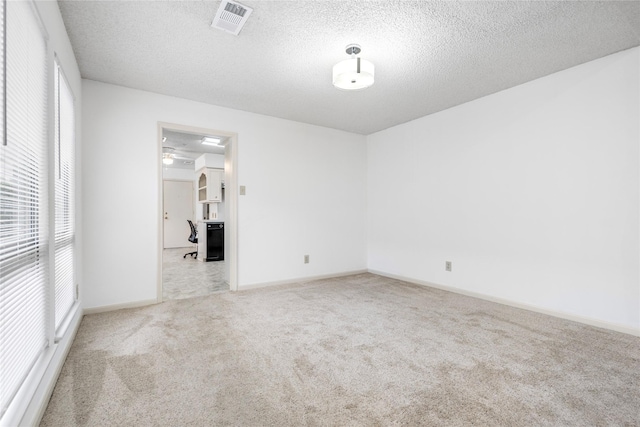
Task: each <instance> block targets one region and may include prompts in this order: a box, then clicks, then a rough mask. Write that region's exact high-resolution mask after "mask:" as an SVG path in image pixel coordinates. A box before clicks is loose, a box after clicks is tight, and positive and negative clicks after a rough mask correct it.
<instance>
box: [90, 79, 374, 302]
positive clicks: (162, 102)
mask: <svg viewBox="0 0 640 427" xmlns="http://www.w3.org/2000/svg"><path fill="white" fill-rule="evenodd" d="M83 108H84V111H83V139H84V143H85V149H84V152H83V157H82V161H83V165H84V170H85V171H86V173H85V174H84V175H83V179H84V188H85V194H84V200H83V202H84V203H83V209H84V224H85V264H84V271H85V281H86V284H87V286H86V291H85V304H86V306H87V307H102V306H107V305H113V304H123V303H131V302H137V301H147V300H152V299H155V298H156V286H157V280H158V277H157V271H158V260H157V259H156V253H157V252H156V248H157V247H158V246H157V245H159V244H160V243H159V232H158V231H159V228H158V218H159V217H158V215H159V213H158V212H156V210H157V206H158V182H157V179H158V178H157V170H158V169H157V168H158V163H157V162H159V148H158V135H157V126H158V122H166V123H176V124H181V125H188V126H195V127H200V128H209V129H214V130H222V131H229V132H237V133H238V149H239V152H238V159H239V160H238V162H239V163H238V174H239V185H244V186H246V189H247V195H246V196H240V198H239V207H238V209H239V221H238V227H239V276H238V280H239V285H240V288H242V287H243V286H247V285H252V284H259V283H265V282H272V281H281V280H290V279H296V278H304V277H311V276H316V275H324V274H337V273H340V272H348V271H354V270H361V269H365V268H366V240H365V227H366V226H365V224H364V223H363V218H364V217H365V209H366V206H365V193H366V167H365V162H366V141H365V137H364V136H361V135H355V134H350V133H346V132H341V131H336V130H332V129H327V128H322V127H318V126H311V125H306V124H301V123H296V122H292V121H287V120H282V119H276V118H272V117H267V116H261V115H257V114H252V113H246V112H242V111H237V110H230V109H226V108H221V107H216V106H212V105H207V104H202V103H198V102H192V101H188V100H184V99H180V98H173V97H168V96H163V95H158V94H153V93H149V92H143V91H138V90H133V89H127V88H124V87H119V86H113V85H108V84H104V83H98V82H95V81H90V80H83ZM122 153H127V156H125V157H122ZM114 164H117V165H118V166H117V169H115V167H114V166H113V165H114ZM114 172H116V173H114ZM304 254H309V255H310V256H311V263H310V264H306V265H305V264H303V255H304Z"/></svg>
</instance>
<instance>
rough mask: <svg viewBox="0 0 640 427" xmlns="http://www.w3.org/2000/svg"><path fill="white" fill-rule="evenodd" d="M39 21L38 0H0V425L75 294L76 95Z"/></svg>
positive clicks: (17, 409)
mask: <svg viewBox="0 0 640 427" xmlns="http://www.w3.org/2000/svg"><path fill="white" fill-rule="evenodd" d="M44 28H45V27H44V25H43V23H42V21H41V19H40V16H39V14H38V11H37V6H36V2H34V1H32V0H19V1H8V0H0V61H1V63H0V79H1V81H0V126H1V128H0V424H2V425H5V424H8V425H12V424H16V423H18V422H19V420H20V419H21V418H22V415H23V413H24V410H25V408H24V406H25V402H26V403H28V402H29V401H30V400H31V398H32V397H33V393H34V392H35V390H36V388H37V385H38V384H39V383H40V381H41V377H38V376H41V375H42V372H44V369H43V368H42V367H43V366H44V367H46V366H47V365H48V363H49V361H50V360H51V359H50V358H51V357H52V356H53V354H54V353H55V351H56V348H57V347H56V342H57V341H56V339H57V338H62V336H63V335H64V333H65V330H66V328H67V325H68V324H69V322H68V321H66V319H70V318H71V317H72V310H73V308H74V307H75V306H76V299H77V295H76V290H75V283H76V282H75V256H76V255H75V240H76V237H75V200H74V195H75V168H74V165H75V159H74V149H75V108H74V97H73V93H72V90H71V87H70V85H69V82H68V81H67V79H66V78H65V75H64V73H63V71H62V68H61V66H60V64H59V62H58V61H57V60H56V61H51V60H50V58H52V57H53V56H54V55H52V54H51V51H50V50H49V47H48V45H47V35H46V30H45V29H44ZM51 71H53V78H52V79H51V81H52V83H53V87H50V84H49V76H50V74H49V73H50V72H51ZM52 100H53V102H51V101H52ZM51 106H53V110H52V109H51ZM51 118H53V120H54V121H53V125H52V123H51V122H50V119H51ZM52 215H53V217H52ZM21 411H22V412H21ZM7 420H8V421H7Z"/></svg>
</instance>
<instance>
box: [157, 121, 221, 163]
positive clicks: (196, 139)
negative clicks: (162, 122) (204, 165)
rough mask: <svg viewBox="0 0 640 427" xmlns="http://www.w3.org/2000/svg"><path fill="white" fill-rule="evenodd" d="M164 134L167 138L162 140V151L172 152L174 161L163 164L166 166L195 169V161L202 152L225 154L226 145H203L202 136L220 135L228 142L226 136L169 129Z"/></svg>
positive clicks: (163, 131) (164, 130)
mask: <svg viewBox="0 0 640 427" xmlns="http://www.w3.org/2000/svg"><path fill="white" fill-rule="evenodd" d="M162 136H163V138H166V139H165V140H164V141H163V142H162V152H163V153H168V154H171V156H172V157H173V163H172V164H171V165H163V167H165V168H175V169H191V170H194V168H195V166H194V162H195V160H196V159H197V158H198V157H200V156H201V155H202V154H204V153H212V154H222V155H224V147H215V146H211V145H203V144H202V138H203V137H204V136H214V137H218V138H220V139H221V141H222V143H223V144H224V143H225V142H226V137H220V136H216V135H200V134H190V133H184V132H176V131H171V130H167V129H163V130H162Z"/></svg>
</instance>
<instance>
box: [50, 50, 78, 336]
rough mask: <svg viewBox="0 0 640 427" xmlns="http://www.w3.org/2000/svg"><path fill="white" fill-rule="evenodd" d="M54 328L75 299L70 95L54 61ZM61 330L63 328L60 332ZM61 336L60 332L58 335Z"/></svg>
mask: <svg viewBox="0 0 640 427" xmlns="http://www.w3.org/2000/svg"><path fill="white" fill-rule="evenodd" d="M55 110H56V111H55V125H56V129H55V143H54V152H55V156H54V163H55V178H54V179H55V197H54V200H55V258H54V259H55V261H54V262H55V280H54V281H55V328H56V331H58V330H59V329H60V326H61V324H62V322H63V320H64V319H65V318H66V316H67V315H68V314H69V312H70V311H71V307H72V306H73V304H74V303H75V301H76V292H75V280H74V258H75V257H74V248H75V245H74V243H75V229H74V213H75V201H74V172H75V168H74V147H75V116H74V107H73V95H72V93H71V89H70V88H69V84H68V83H67V80H66V78H65V77H64V73H63V72H62V68H61V67H60V65H59V64H58V62H57V61H56V64H55ZM61 332H64V331H61ZM58 335H60V334H58Z"/></svg>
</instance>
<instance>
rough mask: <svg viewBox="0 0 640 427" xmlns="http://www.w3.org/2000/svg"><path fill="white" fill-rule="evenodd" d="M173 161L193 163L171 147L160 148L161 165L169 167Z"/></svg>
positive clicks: (189, 158)
mask: <svg viewBox="0 0 640 427" xmlns="http://www.w3.org/2000/svg"><path fill="white" fill-rule="evenodd" d="M174 160H183V161H184V163H185V164H192V163H193V162H194V160H193V159H192V158H191V157H185V156H184V155H182V153H180V152H178V151H177V150H176V149H175V148H173V147H162V163H163V164H165V165H171V164H173V161H174Z"/></svg>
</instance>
